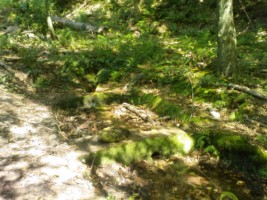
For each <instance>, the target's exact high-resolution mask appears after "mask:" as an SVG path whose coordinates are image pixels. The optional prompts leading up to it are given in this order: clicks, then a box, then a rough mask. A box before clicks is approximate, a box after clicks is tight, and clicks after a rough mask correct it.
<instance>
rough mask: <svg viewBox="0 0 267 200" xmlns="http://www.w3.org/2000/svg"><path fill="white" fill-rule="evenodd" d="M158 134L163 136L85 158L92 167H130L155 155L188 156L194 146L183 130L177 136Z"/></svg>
mask: <svg viewBox="0 0 267 200" xmlns="http://www.w3.org/2000/svg"><path fill="white" fill-rule="evenodd" d="M159 131H160V130H159ZM158 134H161V135H160V136H154V137H150V138H146V139H142V140H139V141H132V142H129V143H124V144H119V145H116V146H112V147H109V148H107V149H104V150H100V151H97V152H95V153H91V154H89V155H88V156H86V157H85V160H86V162H87V163H88V164H90V165H103V164H107V163H111V162H119V163H122V164H125V165H129V164H131V163H133V162H136V161H139V160H143V159H150V158H151V157H152V155H153V154H159V155H162V156H168V155H171V154H174V153H182V154H187V153H189V152H190V150H191V149H192V148H193V146H194V142H193V140H192V138H191V137H190V136H188V135H187V134H186V133H185V132H183V131H182V130H179V129H177V132H176V133H175V134H173V133H172V134H170V135H162V132H158Z"/></svg>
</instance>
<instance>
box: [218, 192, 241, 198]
mask: <svg viewBox="0 0 267 200" xmlns="http://www.w3.org/2000/svg"><path fill="white" fill-rule="evenodd" d="M229 198H230V199H232V200H238V198H237V196H236V195H235V194H234V193H232V192H223V193H222V194H221V195H220V200H224V199H229Z"/></svg>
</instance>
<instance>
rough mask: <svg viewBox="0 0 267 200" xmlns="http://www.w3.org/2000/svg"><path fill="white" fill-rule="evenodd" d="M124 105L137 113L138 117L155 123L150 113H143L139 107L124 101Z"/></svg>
mask: <svg viewBox="0 0 267 200" xmlns="http://www.w3.org/2000/svg"><path fill="white" fill-rule="evenodd" d="M122 106H123V107H125V108H126V109H127V110H129V111H131V112H133V113H134V114H136V115H137V116H138V117H140V118H141V119H142V120H144V121H145V122H150V123H153V120H152V119H151V118H150V117H149V116H148V115H146V114H144V113H142V111H140V110H139V109H137V108H136V107H135V106H133V105H131V104H128V103H123V104H122Z"/></svg>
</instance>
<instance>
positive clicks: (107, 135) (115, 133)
mask: <svg viewBox="0 0 267 200" xmlns="http://www.w3.org/2000/svg"><path fill="white" fill-rule="evenodd" d="M130 134H131V133H130V131H129V130H128V129H126V128H116V127H107V128H104V129H103V130H102V131H101V132H100V135H99V139H98V140H99V141H100V142H105V143H113V142H119V141H121V140H124V139H126V138H128V137H129V136H130Z"/></svg>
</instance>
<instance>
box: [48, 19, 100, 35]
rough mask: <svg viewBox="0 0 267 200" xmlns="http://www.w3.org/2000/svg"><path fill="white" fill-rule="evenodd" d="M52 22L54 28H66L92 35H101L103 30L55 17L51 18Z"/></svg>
mask: <svg viewBox="0 0 267 200" xmlns="http://www.w3.org/2000/svg"><path fill="white" fill-rule="evenodd" d="M52 20H53V22H54V24H55V26H63V27H64V26H67V27H69V28H71V29H74V30H84V31H88V32H92V33H101V32H102V30H103V28H101V27H100V28H99V27H96V26H92V25H90V24H86V23H82V22H75V21H72V20H69V19H64V18H60V17H57V16H53V17H52Z"/></svg>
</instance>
